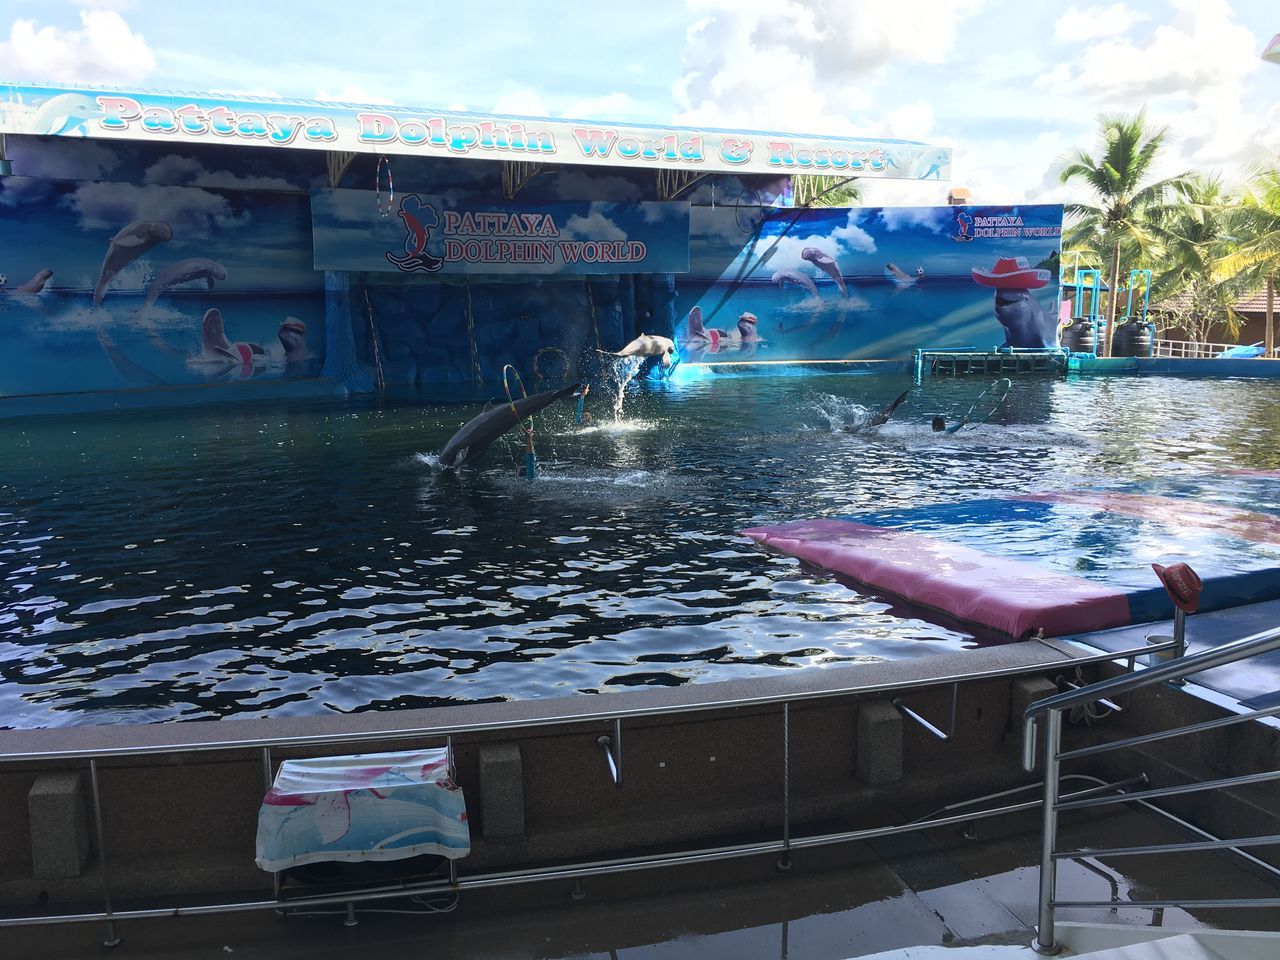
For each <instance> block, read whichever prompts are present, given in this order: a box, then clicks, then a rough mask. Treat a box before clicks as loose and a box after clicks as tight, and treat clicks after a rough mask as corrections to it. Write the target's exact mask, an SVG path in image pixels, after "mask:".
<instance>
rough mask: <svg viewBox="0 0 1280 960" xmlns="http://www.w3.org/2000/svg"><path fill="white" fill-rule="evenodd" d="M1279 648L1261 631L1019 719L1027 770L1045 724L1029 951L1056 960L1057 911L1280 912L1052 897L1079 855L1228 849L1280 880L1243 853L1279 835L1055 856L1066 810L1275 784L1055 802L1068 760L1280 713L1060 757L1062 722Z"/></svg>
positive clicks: (1214, 785) (1277, 774)
mask: <svg viewBox="0 0 1280 960" xmlns="http://www.w3.org/2000/svg"><path fill="white" fill-rule="evenodd" d="M1278 649H1280V628H1276V629H1271V630H1264V631H1262V632H1261V633H1255V634H1251V635H1249V636H1247V637H1242V638H1240V639H1239V640H1235V641H1232V642H1231V643H1227V644H1223V645H1222V646H1220V647H1215V648H1213V649H1212V650H1206V651H1205V652H1203V653H1198V654H1195V655H1194V656H1190V657H1182V658H1180V659H1177V660H1173V661H1171V662H1169V663H1165V664H1162V665H1161V666H1158V667H1151V668H1149V669H1146V670H1144V671H1142V672H1141V673H1128V674H1123V675H1121V676H1118V677H1113V678H1111V679H1109V680H1102V681H1100V682H1098V683H1093V684H1090V685H1089V686H1086V687H1081V688H1079V689H1073V690H1068V691H1066V692H1065V693H1060V694H1057V695H1056V696H1052V697H1047V698H1045V699H1044V700H1038V701H1036V702H1035V703H1033V704H1031V705H1030V706H1029V707H1027V709H1026V712H1025V713H1024V714H1023V723H1024V729H1023V741H1022V749H1023V754H1022V766H1023V768H1024V769H1025V770H1027V771H1032V770H1034V769H1035V765H1036V746H1037V743H1036V739H1037V738H1036V728H1037V721H1038V718H1039V717H1041V716H1043V717H1044V730H1045V740H1044V799H1043V801H1042V809H1043V818H1044V819H1043V823H1042V832H1041V837H1040V905H1039V922H1038V927H1037V931H1036V939H1035V941H1034V943H1033V944H1032V946H1033V947H1034V948H1035V950H1036V952H1037V953H1043V954H1056V953H1058V952H1059V951H1060V950H1061V949H1062V947H1061V945H1060V944H1059V943H1058V942H1057V939H1056V937H1055V934H1054V913H1055V910H1056V909H1057V908H1059V907H1096V906H1105V907H1125V908H1130V907H1138V908H1153V909H1154V908H1163V907H1182V908H1208V907H1276V906H1280V898H1275V897H1269V898H1235V899H1194V900H1192V899H1171V900H1142V901H1138V900H1131V901H1124V902H1121V903H1118V904H1117V903H1114V902H1113V901H1102V900H1059V899H1057V897H1056V888H1057V864H1058V861H1059V860H1062V859H1067V858H1071V857H1077V856H1080V855H1081V854H1082V853H1083V854H1085V855H1087V856H1091V857H1100V856H1135V855H1139V854H1159V853H1175V852H1186V851H1190V850H1228V851H1231V852H1233V853H1235V854H1236V855H1237V856H1239V857H1241V858H1243V859H1245V860H1247V861H1249V862H1250V863H1251V864H1252V865H1253V866H1255V867H1258V868H1261V869H1263V870H1265V871H1267V872H1269V873H1271V874H1272V875H1274V876H1277V877H1280V869H1277V868H1276V867H1274V866H1272V865H1271V864H1269V863H1266V862H1264V861H1262V860H1259V859H1258V858H1257V857H1253V856H1251V855H1250V854H1248V853H1245V852H1244V850H1243V848H1244V847H1258V846H1267V845H1271V844H1280V836H1263V837H1244V838H1240V839H1236V840H1221V839H1218V838H1217V837H1213V836H1212V835H1211V834H1209V833H1207V832H1206V831H1204V830H1200V829H1198V828H1193V829H1194V832H1196V833H1197V834H1199V835H1200V836H1202V837H1205V838H1206V839H1205V840H1203V841H1196V842H1193V843H1175V844H1155V845H1151V846H1145V847H1115V848H1112V849H1108V850H1102V849H1097V850H1094V849H1089V850H1084V851H1081V850H1076V851H1059V850H1058V849H1057V843H1058V814H1059V813H1061V812H1064V811H1070V810H1082V809H1087V808H1093V807H1100V806H1104V805H1107V804H1114V803H1133V802H1139V803H1141V804H1143V805H1144V806H1147V807H1148V808H1149V809H1155V810H1157V811H1158V812H1161V813H1164V811H1160V810H1159V808H1153V807H1152V805H1151V804H1150V803H1149V802H1148V801H1150V800H1152V799H1155V798H1159V797H1172V796H1179V795H1183V794H1188V793H1197V792H1201V791H1205V790H1226V789H1230V788H1233V787H1244V786H1250V785H1253V784H1259V783H1266V782H1269V781H1273V780H1280V770H1272V771H1267V772H1263V773H1254V774H1248V775H1245V776H1239V777H1227V778H1224V779H1220V780H1204V781H1199V782H1194V783H1185V784H1178V785H1176V786H1171V787H1159V788H1155V789H1149V790H1143V791H1141V792H1138V793H1130V794H1125V795H1124V796H1114V797H1087V798H1067V797H1061V796H1059V795H1058V784H1059V781H1060V779H1061V777H1060V772H1061V767H1062V764H1063V763H1064V762H1065V761H1070V760H1078V759H1081V758H1083V757H1091V756H1097V755H1098V754H1102V753H1107V752H1110V751H1114V750H1124V749H1126V748H1129V747H1136V746H1141V745H1144V744H1148V743H1154V742H1156V741H1158V740H1167V739H1170V738H1173V737H1179V736H1186V735H1188V734H1194V733H1204V732H1206V731H1209V730H1220V729H1222V728H1224V727H1230V726H1234V725H1236V724H1241V723H1248V722H1250V721H1253V720H1257V719H1260V718H1262V717H1274V716H1280V706H1275V707H1267V708H1265V709H1257V710H1250V711H1248V712H1244V713H1240V714H1233V715H1232V716H1228V717H1223V718H1220V719H1217V720H1209V721H1205V722H1202V723H1194V724H1188V725H1186V726H1182V727H1175V728H1172V729H1168V730H1160V731H1157V732H1155V733H1146V734H1142V735H1140V736H1135V737H1128V738H1126V739H1123V740H1113V741H1109V742H1106V743H1099V744H1095V745H1093V746H1088V747H1079V748H1076V749H1073V750H1065V751H1064V750H1062V749H1061V747H1062V715H1063V713H1065V712H1066V711H1069V710H1072V709H1074V708H1076V707H1083V706H1087V705H1090V704H1094V703H1097V702H1099V701H1100V700H1102V699H1104V698H1112V699H1114V698H1115V697H1118V696H1120V695H1122V694H1126V693H1130V692H1132V691H1134V690H1141V689H1143V688H1144V687H1151V686H1155V685H1156V684H1161V683H1165V682H1175V683H1176V682H1178V681H1181V680H1183V679H1184V678H1186V677H1188V676H1191V675H1192V674H1196V673H1200V672H1202V671H1204V670H1210V669H1212V668H1214V667H1220V666H1225V665H1226V664H1231V663H1236V662H1237V661H1240V660H1245V659H1248V658H1249V657H1254V656H1258V655H1259V654H1263V653H1269V652H1270V651H1272V650H1278Z"/></svg>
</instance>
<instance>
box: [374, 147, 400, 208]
mask: <svg viewBox="0 0 1280 960" xmlns="http://www.w3.org/2000/svg"><path fill="white" fill-rule="evenodd" d="M383 170H386V172H387V205H386V207H385V208H384V207H383V205H382V171H383ZM373 202H374V203H375V204H376V205H377V208H378V216H380V217H382V218H383V219H384V220H385V219H386V218H387V217H389V216H391V208H392V207H393V206H395V202H396V185H395V183H394V182H393V181H392V179H391V161H390V160H388V159H387V158H386V157H384V156H382V155H381V154H379V155H378V164H377V166H375V167H374V168H373Z"/></svg>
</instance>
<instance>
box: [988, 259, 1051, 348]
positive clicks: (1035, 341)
mask: <svg viewBox="0 0 1280 960" xmlns="http://www.w3.org/2000/svg"><path fill="white" fill-rule="evenodd" d="M971 273H972V274H973V279H974V281H975V282H977V283H979V284H981V285H982V286H984V287H992V288H994V289H995V292H996V296H995V311H996V319H997V320H999V321H1000V326H1002V327H1004V343H1002V344H1001V346H1002V347H1050V348H1052V347H1056V346H1057V345H1058V318H1057V317H1053V316H1050V315H1049V314H1048V313H1047V312H1046V311H1045V309H1044V307H1042V306H1040V304H1039V303H1038V302H1037V301H1036V298H1035V297H1033V296H1032V295H1031V291H1032V290H1039V289H1041V288H1042V287H1045V286H1048V284H1049V281H1050V280H1052V279H1053V274H1052V273H1050V272H1049V271H1048V270H1041V269H1038V268H1035V267H1031V266H1028V264H1027V260H1026V258H1025V257H1000V258H999V259H998V260H996V262H995V266H993V267H992V268H991V269H990V270H982V269H980V268H978V267H974V268H972V270H971Z"/></svg>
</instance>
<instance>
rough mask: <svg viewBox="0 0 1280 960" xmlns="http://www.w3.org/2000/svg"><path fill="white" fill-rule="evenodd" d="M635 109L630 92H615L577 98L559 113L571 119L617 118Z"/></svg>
mask: <svg viewBox="0 0 1280 960" xmlns="http://www.w3.org/2000/svg"><path fill="white" fill-rule="evenodd" d="M635 109H636V102H635V101H634V100H633V99H631V96H630V94H626V93H617V92H615V93H607V94H605V95H604V96H602V97H589V98H587V99H585V100H576V101H574V102H573V103H571V104H569V105H568V106H567V107H565V108H564V110H562V111H558V112H557V115H558V116H563V117H568V118H569V119H571V120H617V119H619V118H623V117H627V116H630V115H632V114H633V113H634V112H635Z"/></svg>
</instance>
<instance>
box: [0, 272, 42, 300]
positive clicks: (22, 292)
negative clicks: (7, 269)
mask: <svg viewBox="0 0 1280 960" xmlns="http://www.w3.org/2000/svg"><path fill="white" fill-rule="evenodd" d="M52 276H53V271H52V270H50V269H49V268H48V267H45V268H44V269H43V270H41V271H39V272H38V273H37V274H36V275H35V276H34V277H32V278H31V279H30V280H28V281H27V282H26V283H20V284H18V286H16V287H7V288H6V287H5V281H6V279H7V278H6V277H5V275H4V274H2V273H0V290H2V291H3V292H5V293H8V294H12V295H13V296H15V297H29V296H33V295H34V294H37V293H39V292H40V291H41V290H43V289H44V285H45V284H46V283H48V282H49V279H50V278H51V277H52Z"/></svg>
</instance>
